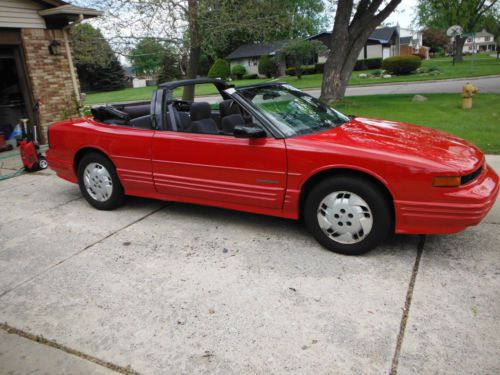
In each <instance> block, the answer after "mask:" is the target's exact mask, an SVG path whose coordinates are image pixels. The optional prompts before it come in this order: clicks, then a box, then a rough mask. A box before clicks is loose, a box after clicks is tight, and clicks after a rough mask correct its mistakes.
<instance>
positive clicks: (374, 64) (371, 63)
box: [364, 57, 382, 69]
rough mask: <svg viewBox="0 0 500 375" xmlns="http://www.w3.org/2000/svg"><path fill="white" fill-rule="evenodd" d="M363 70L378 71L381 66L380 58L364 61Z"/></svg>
mask: <svg viewBox="0 0 500 375" xmlns="http://www.w3.org/2000/svg"><path fill="white" fill-rule="evenodd" d="M364 64H365V69H380V67H381V66H382V58H381V57H374V58H372V59H366V60H364Z"/></svg>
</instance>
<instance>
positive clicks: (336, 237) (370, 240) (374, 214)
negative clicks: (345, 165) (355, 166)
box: [304, 176, 392, 255]
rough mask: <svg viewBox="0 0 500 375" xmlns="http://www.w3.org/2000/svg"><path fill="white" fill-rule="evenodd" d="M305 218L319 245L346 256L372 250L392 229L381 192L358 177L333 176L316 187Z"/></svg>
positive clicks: (307, 201) (306, 204)
mask: <svg viewBox="0 0 500 375" xmlns="http://www.w3.org/2000/svg"><path fill="white" fill-rule="evenodd" d="M304 218H305V222H306V225H307V227H308V229H309V231H310V232H311V233H312V234H313V236H314V237H315V238H316V239H317V240H318V242H319V243H321V244H322V245H323V246H324V247H326V248H327V249H328V250H331V251H334V252H336V253H340V254H346V255H359V254H363V253H366V252H368V251H370V250H372V249H373V248H375V247H376V246H377V245H378V244H380V242H382V241H383V240H384V238H385V237H386V236H387V234H388V233H389V231H390V230H391V227H392V215H391V210H390V207H389V204H388V202H387V199H386V198H385V196H384V194H383V192H382V191H381V189H380V188H379V187H378V186H376V185H374V184H373V183H371V182H370V181H369V180H367V179H364V178H358V177H354V176H337V177H332V178H329V179H326V180H323V181H322V182H320V183H319V184H318V185H317V186H315V187H314V188H313V189H312V190H311V192H310V193H309V195H308V196H307V199H306V202H305V211H304Z"/></svg>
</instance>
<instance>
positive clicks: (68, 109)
mask: <svg viewBox="0 0 500 375" xmlns="http://www.w3.org/2000/svg"><path fill="white" fill-rule="evenodd" d="M21 38H22V42H23V49H24V56H25V61H26V66H27V69H28V75H29V81H30V84H31V89H32V94H33V99H34V100H40V101H41V106H40V109H39V114H38V121H39V124H38V126H39V128H38V129H39V134H40V141H41V142H42V143H45V142H46V140H47V136H46V135H47V129H48V127H49V125H50V124H51V123H53V122H55V121H59V120H62V119H63V118H64V117H65V116H67V114H68V113H72V112H73V110H74V105H73V102H72V100H71V95H72V93H73V92H74V88H73V81H72V79H71V74H70V67H69V62H68V55H67V52H66V48H65V44H64V36H63V31H62V30H44V29H22V30H21ZM53 40H57V41H58V42H59V43H60V46H59V54H58V55H51V54H50V53H49V48H48V47H49V44H50V42H51V41H53ZM75 74H76V72H75ZM77 84H78V81H77ZM78 90H80V88H79V87H78Z"/></svg>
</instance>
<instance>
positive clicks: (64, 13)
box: [0, 0, 101, 142]
mask: <svg viewBox="0 0 500 375" xmlns="http://www.w3.org/2000/svg"><path fill="white" fill-rule="evenodd" d="M99 15H101V12H99V11H96V10H93V9H87V8H80V7H76V6H73V5H70V4H68V3H66V2H64V1H60V0H0V128H3V129H8V128H10V127H12V126H15V125H16V124H17V123H19V119H20V118H22V117H26V118H29V119H30V123H31V124H35V123H36V124H37V127H38V130H39V133H38V134H40V138H41V139H40V140H41V141H42V142H45V141H46V139H47V138H46V132H47V128H48V126H49V125H50V123H52V122H54V121H57V120H60V119H61V118H62V115H63V113H64V112H67V110H68V108H69V106H71V104H72V101H71V97H72V95H76V97H77V98H78V97H79V95H80V87H79V83H78V78H77V75H76V70H75V67H74V64H73V59H72V55H71V47H70V44H69V40H70V38H69V35H68V34H69V27H70V26H71V24H72V23H74V22H79V21H81V20H83V19H85V18H90V17H97V16H99ZM73 93H75V94H73ZM37 102H39V103H40V106H39V109H38V110H35V109H34V105H35V103H37Z"/></svg>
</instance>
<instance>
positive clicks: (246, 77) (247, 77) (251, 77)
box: [243, 73, 259, 79]
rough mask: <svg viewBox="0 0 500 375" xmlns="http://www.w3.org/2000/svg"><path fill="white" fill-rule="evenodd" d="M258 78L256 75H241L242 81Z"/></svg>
mask: <svg viewBox="0 0 500 375" xmlns="http://www.w3.org/2000/svg"><path fill="white" fill-rule="evenodd" d="M257 78H259V75H258V74H255V73H254V74H244V75H243V79H257Z"/></svg>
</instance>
